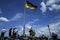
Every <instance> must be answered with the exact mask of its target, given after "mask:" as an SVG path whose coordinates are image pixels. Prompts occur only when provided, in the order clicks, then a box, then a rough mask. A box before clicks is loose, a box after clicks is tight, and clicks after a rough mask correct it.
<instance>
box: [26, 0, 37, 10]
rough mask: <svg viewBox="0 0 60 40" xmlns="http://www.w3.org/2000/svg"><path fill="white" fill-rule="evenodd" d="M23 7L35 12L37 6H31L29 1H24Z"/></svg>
mask: <svg viewBox="0 0 60 40" xmlns="http://www.w3.org/2000/svg"><path fill="white" fill-rule="evenodd" d="M25 7H26V8H29V9H32V10H36V9H37V6H35V5H33V4H32V3H30V2H29V1H26V4H25Z"/></svg>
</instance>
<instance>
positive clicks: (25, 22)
mask: <svg viewBox="0 0 60 40" xmlns="http://www.w3.org/2000/svg"><path fill="white" fill-rule="evenodd" d="M25 4H26V0H25ZM25 4H24V26H23V36H25V26H26V8H25Z"/></svg>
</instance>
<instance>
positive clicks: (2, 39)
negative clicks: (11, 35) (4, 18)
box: [1, 27, 6, 40]
mask: <svg viewBox="0 0 60 40" xmlns="http://www.w3.org/2000/svg"><path fill="white" fill-rule="evenodd" d="M5 33H6V29H5V27H3V29H2V31H1V40H5V39H4V35H5Z"/></svg>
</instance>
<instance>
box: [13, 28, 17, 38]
mask: <svg viewBox="0 0 60 40" xmlns="http://www.w3.org/2000/svg"><path fill="white" fill-rule="evenodd" d="M17 32H18V30H17V28H14V29H13V37H14V38H16V36H17Z"/></svg>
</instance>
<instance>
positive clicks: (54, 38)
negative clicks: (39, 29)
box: [52, 32, 57, 40]
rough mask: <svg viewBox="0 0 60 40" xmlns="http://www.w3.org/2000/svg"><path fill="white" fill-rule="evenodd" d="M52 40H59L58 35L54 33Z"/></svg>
mask: <svg viewBox="0 0 60 40" xmlns="http://www.w3.org/2000/svg"><path fill="white" fill-rule="evenodd" d="M52 40H57V34H55V33H53V32H52Z"/></svg>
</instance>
